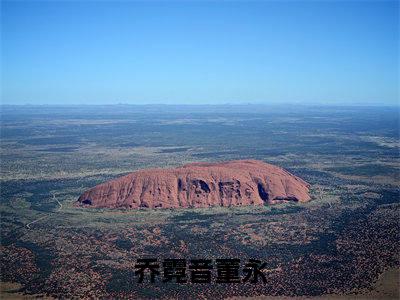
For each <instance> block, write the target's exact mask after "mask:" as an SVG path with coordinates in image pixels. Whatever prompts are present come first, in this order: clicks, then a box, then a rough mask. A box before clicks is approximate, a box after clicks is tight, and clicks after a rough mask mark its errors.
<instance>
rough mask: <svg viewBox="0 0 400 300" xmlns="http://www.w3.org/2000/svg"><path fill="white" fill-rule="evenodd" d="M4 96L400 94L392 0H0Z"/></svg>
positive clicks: (376, 98)
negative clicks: (185, 0)
mask: <svg viewBox="0 0 400 300" xmlns="http://www.w3.org/2000/svg"><path fill="white" fill-rule="evenodd" d="M1 14H2V15H1V33H2V36H1V38H2V53H1V58H2V90H1V100H2V103H3V104H25V103H30V104H83V103H84V104H112V103H131V104H154V103H165V104H181V103H185V104H223V103H232V104H234V103H310V104H349V105H354V104H385V105H393V104H397V102H398V97H399V87H398V80H399V74H398V72H399V70H398V69H399V58H398V51H399V40H398V37H399V2H397V1H392V2H391V1H352V2H350V1H349V2H347V1H309V2H298V1H280V2H278V1H253V2H246V1H241V2H228V1H224V2H217V1H207V2H205V1H199V2H194V1H189V2H183V1H176V2H168V1H163V2H156V1H150V2H138V1H121V2H112V1H109V2H108V1H100V2H96V1H82V2H79V1H67V2H60V1H58V2H50V1H46V2H38V1H2V8H1Z"/></svg>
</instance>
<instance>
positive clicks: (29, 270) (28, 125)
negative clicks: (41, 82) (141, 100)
mask: <svg viewBox="0 0 400 300" xmlns="http://www.w3.org/2000/svg"><path fill="white" fill-rule="evenodd" d="M1 114H2V115H1V148H0V151H1V162H0V164H1V165H0V166H1V170H0V171H1V198H0V199H1V202H0V213H1V227H0V228H1V246H0V253H1V254H0V255H1V256H0V262H1V280H2V291H3V292H2V293H3V295H2V296H3V297H4V298H12V297H30V296H32V295H45V296H46V295H47V296H49V297H65V298H70V297H108V298H109V297H120V298H162V297H164V298H179V299H188V298H189V299H191V298H193V299H194V298H196V299H198V298H199V297H200V296H201V297H204V298H210V299H220V298H228V297H231V298H232V297H241V296H246V297H250V296H251V297H271V296H280V297H288V298H289V299H290V298H291V297H309V296H315V297H318V298H321V299H325V298H326V299H329V298H332V299H336V297H343V295H347V296H346V297H350V296H351V297H356V298H357V297H360V299H362V298H365V297H367V296H366V295H370V297H372V298H386V299H387V298H389V299H390V298H396V297H397V296H398V289H399V285H398V282H396V280H393V278H395V277H397V275H398V273H396V270H398V268H399V250H400V230H399V218H400V205H399V179H400V175H399V174H400V173H399V171H400V162H399V114H398V108H393V107H302V106H298V107H293V106H292V107H284V106H272V107H268V106H249V107H246V106H243V107H240V106H215V107H213V106H198V107H196V106H195V107H190V106H176V107H174V106H124V105H120V106H109V107H107V106H82V107H78V106H76V107H47V106H43V107H34V106H23V107H14V106H4V107H2V111H1ZM233 159H259V160H264V161H266V162H269V163H272V164H276V165H279V166H282V167H284V168H286V169H288V170H289V171H290V172H292V173H293V174H295V175H297V176H300V177H301V178H303V179H305V180H306V181H308V182H309V183H310V184H311V195H312V197H313V199H312V201H311V202H308V203H303V204H296V203H285V204H279V205H275V206H258V207H228V208H221V207H215V208H209V209H178V210H155V211H150V210H145V209H142V210H122V209H121V210H107V209H84V208H76V207H74V206H73V203H74V201H76V200H77V198H78V197H79V195H80V194H81V193H82V192H83V191H84V190H86V189H88V188H90V187H92V186H94V185H96V184H98V183H101V182H104V181H105V180H108V179H111V178H114V177H117V176H120V175H123V174H126V173H128V172H131V171H134V170H137V169H141V168H148V167H175V166H180V165H182V164H185V163H189V162H194V161H221V160H233ZM148 257H150V258H152V257H154V258H158V259H159V262H160V263H162V260H163V259H166V258H186V259H190V258H210V259H217V258H240V259H241V260H242V263H245V262H246V261H247V259H252V258H255V259H259V260H262V261H263V262H266V263H267V265H266V270H265V276H266V278H267V283H265V284H263V283H262V282H259V283H257V284H252V283H240V284H217V283H215V281H213V284H206V285H202V284H197V285H196V284H188V283H186V284H177V283H163V282H162V277H159V278H157V280H156V283H154V284H151V283H149V282H147V281H146V282H144V283H140V284H139V283H138V282H137V278H136V277H135V276H134V271H135V268H134V267H135V263H136V259H138V258H148ZM387 270H389V271H387ZM214 271H215V270H214ZM388 272H389V273H388ZM388 274H389V275H388ZM393 274H397V275H393ZM382 278H384V279H382ZM382 280H383V281H382ZM356 298H355V299H356ZM256 299H257V298H256ZM260 299H262V298H260ZM266 299H268V298H266Z"/></svg>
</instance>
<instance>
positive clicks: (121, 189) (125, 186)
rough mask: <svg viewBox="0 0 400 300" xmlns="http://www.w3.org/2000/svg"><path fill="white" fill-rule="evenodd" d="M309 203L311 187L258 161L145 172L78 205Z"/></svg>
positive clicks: (97, 190) (88, 194)
mask: <svg viewBox="0 0 400 300" xmlns="http://www.w3.org/2000/svg"><path fill="white" fill-rule="evenodd" d="M309 200H310V195H309V184H308V183H307V182H305V181H304V180H302V179H301V178H299V177H297V176H295V175H293V174H291V173H289V172H288V171H286V170H284V169H282V168H280V167H278V166H274V165H271V164H268V163H265V162H262V161H258V160H235V161H226V162H219V163H191V164H187V165H184V166H182V167H178V168H170V169H161V168H160V169H143V170H138V171H135V172H132V173H129V174H128V175H125V176H122V177H119V178H116V179H114V180H110V181H107V182H105V183H102V184H99V185H97V186H95V187H93V188H91V189H89V190H87V191H85V192H84V193H83V194H82V195H81V196H80V197H79V199H78V201H77V203H76V205H78V206H84V207H99V208H100V207H103V208H131V209H138V208H190V207H193V208H194V207H196V208H197V207H211V206H244V205H265V204H273V203H279V202H284V201H295V202H306V201H309Z"/></svg>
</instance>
